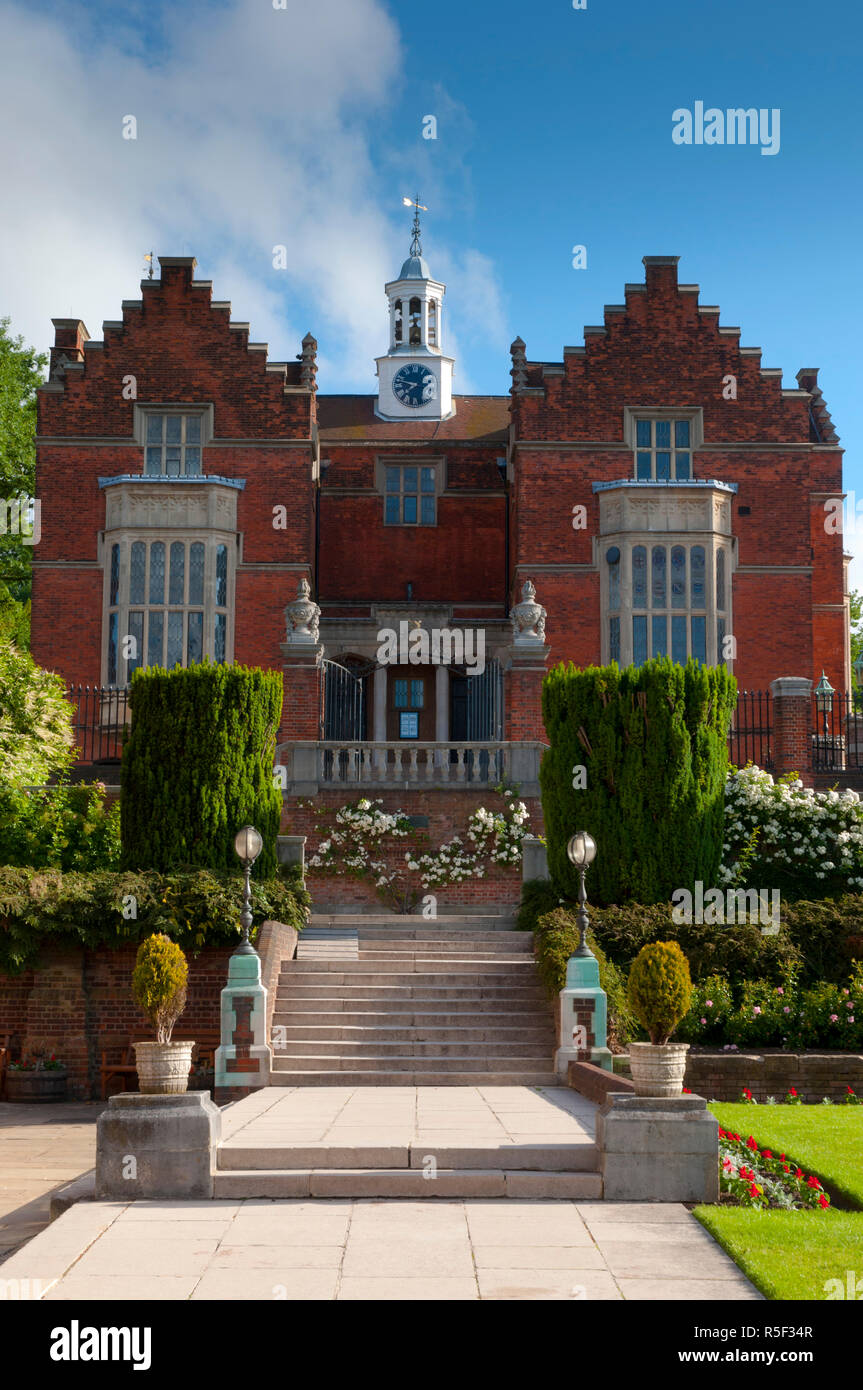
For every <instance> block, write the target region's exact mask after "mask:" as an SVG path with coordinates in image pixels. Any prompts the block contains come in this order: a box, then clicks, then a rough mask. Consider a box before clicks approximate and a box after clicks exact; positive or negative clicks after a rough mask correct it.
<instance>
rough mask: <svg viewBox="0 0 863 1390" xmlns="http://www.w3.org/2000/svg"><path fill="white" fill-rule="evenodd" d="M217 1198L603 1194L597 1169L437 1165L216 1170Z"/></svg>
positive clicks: (577, 1197) (585, 1197)
mask: <svg viewBox="0 0 863 1390" xmlns="http://www.w3.org/2000/svg"><path fill="white" fill-rule="evenodd" d="M213 1196H214V1197H217V1198H219V1197H220V1198H239V1197H259V1198H280V1197H413V1198H415V1199H416V1198H433V1197H449V1198H454V1197H455V1198H458V1197H501V1198H506V1197H512V1198H520V1199H522V1200H524V1199H526V1198H535V1199H540V1198H545V1199H556V1200H558V1201H589V1200H591V1199H595V1198H599V1197H601V1196H602V1178H601V1176H600V1174H599V1173H595V1172H594V1173H538V1172H516V1171H512V1170H510V1171H506V1170H504V1169H502V1168H498V1169H481V1168H462V1169H458V1168H456V1169H442V1168H438V1170H437V1175H436V1176H435V1177H434V1178H428V1177H426V1176H425V1173H424V1172H423V1170H422V1169H420V1168H417V1169H413V1168H393V1169H386V1168H354V1169H338V1168H312V1169H284V1168H275V1169H266V1168H259V1169H245V1170H236V1171H229V1172H217V1173H216V1174H215V1178H214V1191H213Z"/></svg>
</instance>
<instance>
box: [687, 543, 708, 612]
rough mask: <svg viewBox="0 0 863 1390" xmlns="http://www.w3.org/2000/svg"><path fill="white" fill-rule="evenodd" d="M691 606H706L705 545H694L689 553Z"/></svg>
mask: <svg viewBox="0 0 863 1390" xmlns="http://www.w3.org/2000/svg"><path fill="white" fill-rule="evenodd" d="M689 573H690V606H691V607H692V608H703V607H704V597H705V592H704V546H703V545H694V546H693V547H692V550H691V551H690V553H689Z"/></svg>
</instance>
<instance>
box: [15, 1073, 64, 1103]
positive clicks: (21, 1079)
mask: <svg viewBox="0 0 863 1390" xmlns="http://www.w3.org/2000/svg"><path fill="white" fill-rule="evenodd" d="M68 1076H69V1073H68V1072H67V1071H66V1068H65V1067H64V1068H63V1069H62V1070H60V1071H54V1070H52V1071H13V1070H12V1069H11V1067H10V1069H9V1070H8V1071H7V1073H6V1099H7V1100H8V1101H31V1102H35V1103H38V1102H40V1101H41V1102H47V1101H52V1100H54V1101H56V1100H65V1099H66V1082H67V1080H68Z"/></svg>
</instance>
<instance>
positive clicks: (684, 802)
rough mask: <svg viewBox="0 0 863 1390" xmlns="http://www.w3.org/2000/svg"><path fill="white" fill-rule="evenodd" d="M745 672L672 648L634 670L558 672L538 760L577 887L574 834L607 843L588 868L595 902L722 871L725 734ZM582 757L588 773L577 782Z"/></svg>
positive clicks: (553, 850) (561, 866)
mask: <svg viewBox="0 0 863 1390" xmlns="http://www.w3.org/2000/svg"><path fill="white" fill-rule="evenodd" d="M736 698H737V682H736V681H735V680H734V677H733V676H731V675H729V673H728V671H727V670H726V669H725V668H724V667H706V666H701V665H700V664H699V663H697V662H694V661H691V660H690V661H689V662H688V663H687V664H686V666H680V665H678V664H675V663H674V662H672V661H671V660H670V659H669V658H668V657H661V658H657V659H655V660H652V661H648V662H646V663H645V664H644V665H643V666H640V667H635V666H630V667H627V668H626V669H625V670H620V668H619V667H618V666H617V665H616V664H613V665H611V666H589V667H586V668H584V669H579V668H577V667H575V666H573V665H572V663H570V664H569V665H568V666H566V665H560V666H557V667H555V668H554V669H553V670H552V671H550V672H549V673H548V675H547V676H546V678H545V680H544V682H543V690H542V712H543V720H544V723H545V729H546V734H547V736H548V740H549V744H550V747H549V749H548V750H547V751H546V753H545V754H544V755H543V759H542V766H541V769H540V784H541V787H542V807H543V815H544V818H545V827H546V836H547V841H548V864H549V869H550V872H551V876H552V879H553V880H554V882H555V883H556V884H557V885H558V886H559V887H560V888H561V889H562V890H563V891H564V892H565V893H566V894H567V895H568V896H570V897H574V896H575V894H576V892H577V889H578V874H577V872H576V870H575V869H574V868H573V866H572V865H571V864H570V862H569V860H568V859H567V856H566V845H567V841H568V840H569V838H570V836H571V835H572V834H573V833H574V832H575V831H576V830H579V829H583V830H588V831H589V832H590V834H591V835H592V836H593V837H594V839H595V840H596V842H597V845H598V851H597V856H596V860H595V861H594V863H593V865H592V866H591V868H590V871H589V881H590V887H589V892H590V896H591V900H592V901H594V902H597V903H602V904H606V903H626V902H639V903H660V902H664V901H667V900H668V899H669V898H670V897H671V895H672V893H673V892H674V890H675V889H676V888H681V887H683V888H691V887H692V885H693V884H694V883H695V882H696V881H698V880H701V881H702V882H703V883H708V884H711V883H714V882H715V881H716V875H717V872H718V870H719V865H720V860H721V856H722V830H723V800H724V787H725V777H726V773H727V768H728V747H727V735H728V728H729V725H730V722H731V717H732V715H733V713H734V709H735V705H736ZM578 767H583V768H584V769H585V773H586V785H585V786H584V787H583V788H574V787H573V781H574V780H575V778H574V770H575V769H576V768H578Z"/></svg>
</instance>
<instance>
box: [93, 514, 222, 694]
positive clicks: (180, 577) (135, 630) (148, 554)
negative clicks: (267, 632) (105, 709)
mask: <svg viewBox="0 0 863 1390" xmlns="http://www.w3.org/2000/svg"><path fill="white" fill-rule="evenodd" d="M206 560H207V547H206V546H205V544H204V543H203V542H202V541H192V542H190V543H188V544H187V543H186V542H185V541H150V542H149V543H147V542H145V541H138V540H136V541H132V542H131V544H130V545H122V546H121V545H120V544H114V545H112V547H111V564H110V584H109V591H108V602H109V613H108V661H107V680H108V684H109V685H115V684H116V683H117V681H118V678H119V679H123V680H125V681H126V682H128V680H129V679H130V678H131V676H132V672H133V671H135V670H136V669H137V668H138V667H139V666H162V667H165V668H167V670H169V671H170V670H173V669H174V667H176V666H192V665H195V664H196V663H197V662H200V661H202V660H203V658H204V656H208V657H209V658H210V659H211V660H213V661H215V662H218V663H221V662H224V661H225V660H226V649H227V623H228V615H227V602H228V548H227V546H226V545H224V544H219V545H217V546H216V547H215V553H214V554H213V555H211V559H210V563H211V565H212V571H211V576H210V578H209V580H208V578H207V574H206ZM129 639H131V641H130V640H129Z"/></svg>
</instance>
